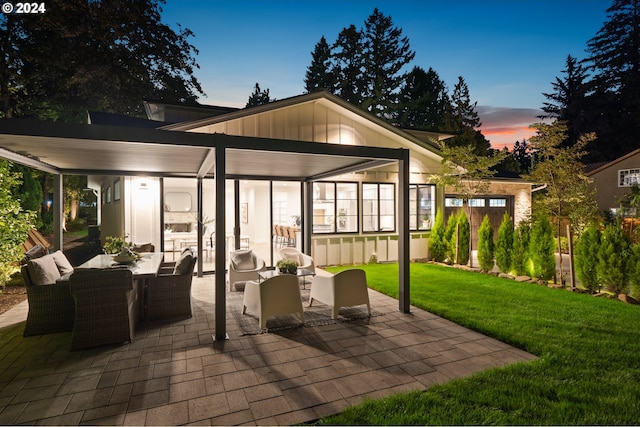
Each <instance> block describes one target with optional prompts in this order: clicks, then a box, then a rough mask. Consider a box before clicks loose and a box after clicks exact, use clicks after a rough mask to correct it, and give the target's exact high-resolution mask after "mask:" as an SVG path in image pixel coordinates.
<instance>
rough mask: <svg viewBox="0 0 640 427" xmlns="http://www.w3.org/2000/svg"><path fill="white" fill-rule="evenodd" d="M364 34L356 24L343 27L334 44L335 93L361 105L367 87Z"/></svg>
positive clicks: (354, 103)
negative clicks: (364, 71) (364, 64)
mask: <svg viewBox="0 0 640 427" xmlns="http://www.w3.org/2000/svg"><path fill="white" fill-rule="evenodd" d="M363 44H364V41H363V35H362V32H361V31H360V30H358V29H357V28H356V26H355V25H353V24H351V25H350V26H348V27H346V28H343V29H342V31H340V34H338V38H337V39H336V41H335V43H334V44H333V46H332V48H331V49H332V52H333V58H334V61H335V66H334V68H333V74H334V76H335V79H336V89H335V94H336V95H338V96H340V97H341V98H342V99H344V100H346V101H348V102H350V103H351V104H353V105H356V106H361V105H362V102H363V99H364V93H365V87H364V79H363V68H362V61H363V59H362V55H363V49H364V46H363Z"/></svg>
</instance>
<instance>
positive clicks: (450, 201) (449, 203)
mask: <svg viewBox="0 0 640 427" xmlns="http://www.w3.org/2000/svg"><path fill="white" fill-rule="evenodd" d="M444 205H445V207H447V208H459V207H461V206H462V199H454V198H452V197H447V198H445V199H444Z"/></svg>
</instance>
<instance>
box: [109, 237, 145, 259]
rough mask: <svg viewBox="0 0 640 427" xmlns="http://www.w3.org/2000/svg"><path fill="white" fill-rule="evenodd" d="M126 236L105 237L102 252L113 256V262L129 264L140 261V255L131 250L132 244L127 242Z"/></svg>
mask: <svg viewBox="0 0 640 427" xmlns="http://www.w3.org/2000/svg"><path fill="white" fill-rule="evenodd" d="M126 238H127V236H124V237H120V236H107V238H106V239H105V243H104V252H105V253H107V254H113V255H114V257H113V259H114V261H116V262H119V263H129V262H133V261H137V260H139V259H140V254H138V253H137V252H135V251H134V250H133V243H132V242H127V240H126Z"/></svg>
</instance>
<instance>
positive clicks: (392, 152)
mask: <svg viewBox="0 0 640 427" xmlns="http://www.w3.org/2000/svg"><path fill="white" fill-rule="evenodd" d="M0 157H3V158H5V159H8V160H11V161H14V162H18V163H22V164H25V165H27V166H30V167H32V168H35V169H39V170H43V171H46V172H49V173H52V174H54V177H55V180H54V190H55V191H56V201H57V202H58V203H55V205H57V206H58V209H57V210H56V212H54V218H55V219H56V220H57V221H56V223H57V224H62V221H61V219H62V205H63V203H62V179H61V178H60V177H61V176H62V175H144V176H159V177H169V176H176V177H198V178H204V177H207V176H218V177H221V176H222V177H225V179H234V178H246V179H251V178H253V179H272V180H298V181H304V182H307V183H311V182H312V181H314V180H319V179H324V178H327V177H330V176H336V175H339V174H343V173H347V172H354V171H357V170H365V169H370V168H374V167H379V166H382V165H385V164H389V163H396V162H398V171H399V173H398V177H399V181H400V182H399V186H398V188H399V189H401V191H400V195H399V200H398V202H399V204H398V221H399V222H398V230H399V240H398V258H399V260H400V269H399V271H400V273H399V288H400V289H399V291H400V298H399V299H400V310H401V311H403V312H409V227H408V223H409V221H408V206H409V203H408V185H409V150H407V149H393V148H380V147H363V146H353V145H338V144H328V143H315V142H307V141H293V140H280V139H270V138H253V137H240V136H231V135H225V134H201V133H192V132H180V131H169V130H158V129H144V128H133V127H119V126H105V125H83V124H61V123H51V122H42V121H32V120H19V119H3V120H0ZM224 181H225V180H224V179H223V180H216V192H217V193H218V194H224ZM307 193H310V191H307ZM305 200H307V203H309V202H310V196H309V197H307V198H306V199H305ZM307 212H310V210H309V207H308V206H307V207H306V208H305V213H307ZM307 217H308V216H307ZM216 218H218V219H219V220H218V221H216V247H224V244H225V241H224V236H225V230H224V224H225V221H224V218H225V200H224V198H218V199H217V200H216ZM304 234H306V235H307V236H310V235H311V223H310V221H306V222H305V224H304ZM218 239H219V241H218ZM54 246H56V247H58V248H59V247H61V246H62V228H61V226H59V227H57V230H56V234H55V242H54ZM215 268H216V271H225V254H224V251H216V260H215ZM215 287H216V306H217V307H225V306H226V304H225V292H226V284H225V277H224V275H221V274H216V286H215ZM225 322H226V320H225V313H218V312H216V334H215V337H216V338H217V339H222V338H223V337H224V336H225V334H226V333H225V328H226V326H225V324H226V323H225Z"/></svg>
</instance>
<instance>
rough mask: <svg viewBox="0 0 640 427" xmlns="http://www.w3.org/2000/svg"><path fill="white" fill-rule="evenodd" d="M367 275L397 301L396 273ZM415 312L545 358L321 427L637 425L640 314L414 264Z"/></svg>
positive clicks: (390, 267) (615, 304)
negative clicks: (427, 313)
mask: <svg viewBox="0 0 640 427" xmlns="http://www.w3.org/2000/svg"><path fill="white" fill-rule="evenodd" d="M345 268H347V267H345ZM362 268H364V269H365V270H366V272H367V281H368V284H369V286H370V287H371V288H372V289H376V290H378V291H380V292H383V293H385V294H387V295H390V296H394V297H397V294H398V285H397V277H398V274H397V271H398V266H397V265H395V264H377V265H366V266H362ZM340 269H341V268H331V269H329V270H330V271H338V270H340ZM411 304H412V305H414V306H418V307H420V308H423V309H425V310H428V311H430V312H432V313H435V314H438V315H440V316H443V317H446V318H448V319H451V320H453V321H454V322H456V323H458V324H460V325H464V326H467V327H469V328H471V329H474V330H476V331H479V332H482V333H484V334H486V335H489V336H492V337H495V338H497V339H499V340H501V341H503V342H506V343H509V344H511V345H513V346H515V347H518V348H521V349H523V350H526V351H528V352H530V353H533V354H535V355H538V356H539V357H540V359H539V360H536V361H533V362H528V363H519V364H515V365H510V366H507V367H505V368H499V369H491V370H488V371H485V372H482V373H479V374H476V375H474V376H472V377H469V378H465V379H460V380H455V381H451V382H450V383H447V384H445V385H441V386H435V387H432V388H430V389H429V390H427V391H426V392H413V393H408V394H399V395H396V396H393V397H390V398H387V399H382V400H375V401H367V402H365V403H363V404H361V405H358V406H356V407H353V408H349V409H347V410H346V411H344V412H343V413H342V414H340V415H338V416H334V417H328V418H324V419H322V420H320V421H319V423H318V424H338V425H340V424H342V425H346V424H349V425H353V424H374V425H394V424H395V425H401V424H432V425H433V424H438V425H453V424H455V425H463V424H465V425H468V424H476V425H478V424H500V425H506V424H509V425H522V424H526V425H532V424H535V425H551V424H553V425H605V424H606V425H622V424H626V425H629V424H634V425H637V424H640V306H632V305H628V304H623V303H621V302H619V301H617V300H611V299H604V298H596V297H593V296H590V295H586V294H579V293H572V292H569V291H566V290H558V289H550V288H546V287H543V286H539V285H534V284H529V283H517V282H515V281H512V280H509V279H500V278H498V277H495V276H490V275H485V274H478V273H472V272H468V271H462V270H458V269H454V268H449V267H443V266H437V265H433V264H411Z"/></svg>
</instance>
